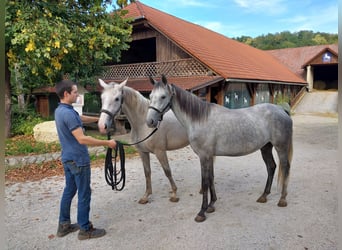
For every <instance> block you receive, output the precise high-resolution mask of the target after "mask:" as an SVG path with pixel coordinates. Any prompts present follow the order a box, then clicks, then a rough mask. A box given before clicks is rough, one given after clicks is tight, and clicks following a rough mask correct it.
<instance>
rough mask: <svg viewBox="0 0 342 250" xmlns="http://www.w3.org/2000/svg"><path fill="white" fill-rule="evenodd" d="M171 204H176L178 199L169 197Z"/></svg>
mask: <svg viewBox="0 0 342 250" xmlns="http://www.w3.org/2000/svg"><path fill="white" fill-rule="evenodd" d="M170 201H171V202H178V201H179V198H178V197H170Z"/></svg>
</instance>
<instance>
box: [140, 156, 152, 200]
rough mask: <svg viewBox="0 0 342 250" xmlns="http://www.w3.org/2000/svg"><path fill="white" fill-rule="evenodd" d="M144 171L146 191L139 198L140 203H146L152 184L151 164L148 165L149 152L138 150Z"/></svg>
mask: <svg viewBox="0 0 342 250" xmlns="http://www.w3.org/2000/svg"><path fill="white" fill-rule="evenodd" d="M139 154H140V157H141V160H142V163H143V166H144V173H145V180H146V191H145V194H144V196H143V197H141V199H140V200H139V203H140V204H146V203H147V202H148V197H149V195H151V194H152V184H151V166H150V154H149V153H147V152H141V151H139Z"/></svg>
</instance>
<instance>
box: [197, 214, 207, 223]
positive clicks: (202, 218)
mask: <svg viewBox="0 0 342 250" xmlns="http://www.w3.org/2000/svg"><path fill="white" fill-rule="evenodd" d="M205 219H206V218H205V216H201V215H197V216H196V217H195V221H196V222H203V221H205Z"/></svg>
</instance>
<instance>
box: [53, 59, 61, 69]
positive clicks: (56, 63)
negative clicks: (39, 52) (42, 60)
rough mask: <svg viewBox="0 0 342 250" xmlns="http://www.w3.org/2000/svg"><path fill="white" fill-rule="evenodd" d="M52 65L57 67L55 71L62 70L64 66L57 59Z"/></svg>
mask: <svg viewBox="0 0 342 250" xmlns="http://www.w3.org/2000/svg"><path fill="white" fill-rule="evenodd" d="M51 63H52V65H53V66H54V67H55V69H57V70H60V69H61V68H62V64H60V62H59V60H58V59H57V58H53V59H52V60H51Z"/></svg>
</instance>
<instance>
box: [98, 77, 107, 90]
mask: <svg viewBox="0 0 342 250" xmlns="http://www.w3.org/2000/svg"><path fill="white" fill-rule="evenodd" d="M99 83H100V85H101V87H102V88H104V89H106V88H108V86H109V85H108V84H107V83H105V82H104V81H103V80H102V79H100V78H99Z"/></svg>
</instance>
